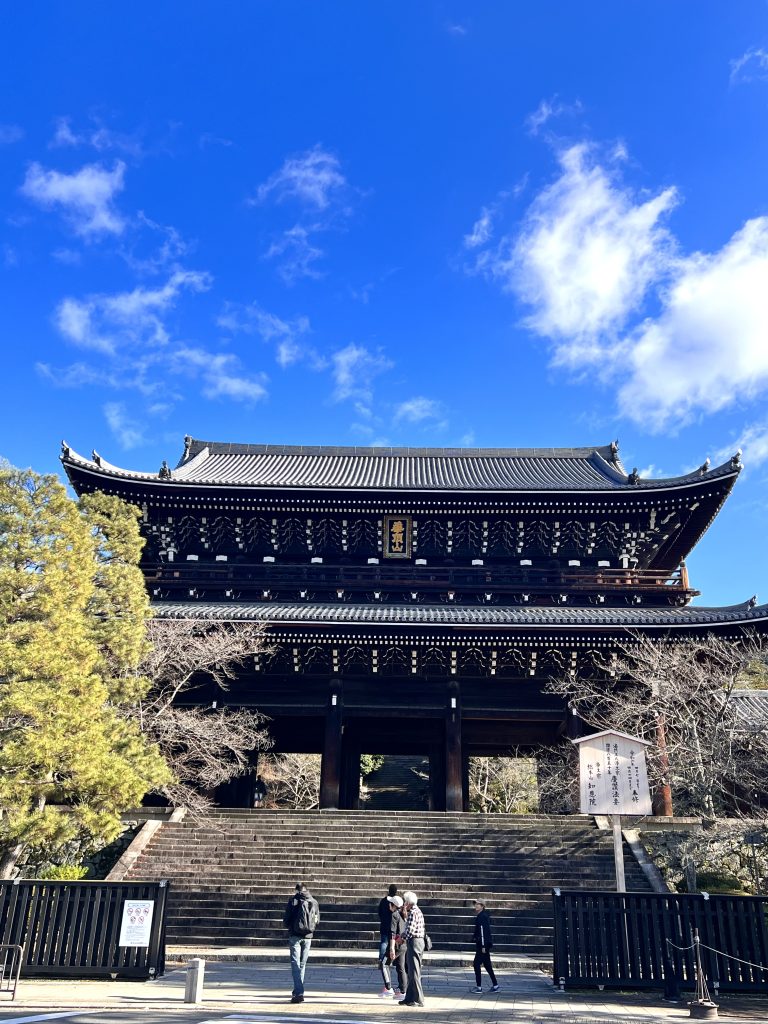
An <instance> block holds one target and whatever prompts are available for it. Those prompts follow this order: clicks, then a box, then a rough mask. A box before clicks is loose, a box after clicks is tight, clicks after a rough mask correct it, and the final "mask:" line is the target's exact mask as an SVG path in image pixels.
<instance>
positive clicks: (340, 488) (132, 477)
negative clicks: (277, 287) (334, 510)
mask: <svg viewBox="0 0 768 1024" xmlns="http://www.w3.org/2000/svg"><path fill="white" fill-rule="evenodd" d="M198 445H199V447H198V449H197V451H195V452H194V454H192V455H191V457H190V458H188V459H187V460H186V461H183V462H182V463H181V464H180V465H179V466H177V467H176V469H173V470H171V469H169V470H168V475H167V476H165V477H161V476H159V475H158V474H157V473H146V472H140V471H136V470H127V469H123V468H121V467H118V466H115V465H113V464H112V463H110V462H108V461H107V460H105V459H104V458H102V457H101V456H98V455H97V454H96V453H95V452H94V458H92V459H87V458H85V457H83V456H82V455H80V454H78V453H77V452H75V451H74V450H73V449H72V448H70V447H69V446H67V445H62V449H63V450H62V455H61V461H62V464H63V466H64V468H65V470H66V472H67V475H68V476H69V478H70V480H72V472H70V470H73V471H75V472H76V473H85V474H88V475H92V476H95V477H97V478H101V479H113V480H124V481H126V482H127V483H140V484H143V485H147V486H150V487H152V488H156V487H160V488H162V489H164V490H165V489H168V488H174V489H175V488H178V487H184V488H196V489H199V490H221V489H222V488H229V489H233V490H238V491H254V492H261V493H263V492H274V491H281V490H283V491H286V492H291V493H296V492H306V491H310V492H311V491H312V490H319V489H322V491H323V493H324V494H329V493H338V494H349V493H351V492H363V493H383V492H387V491H389V492H392V491H397V492H398V493H403V494H410V493H420V494H423V493H425V491H427V492H429V493H436V494H438V493H441V494H468V493H471V494H482V493H487V494H498V495H501V494H537V493H546V494H571V493H574V492H578V493H594V494H606V495H607V494H618V493H620V494H622V495H639V494H642V493H644V492H645V491H649V490H653V491H659V490H679V489H684V488H696V489H698V488H699V487H701V486H702V485H707V484H709V483H711V482H712V481H714V480H722V481H723V482H725V481H727V480H730V485H729V488H728V489H730V486H732V485H733V482H735V480H736V478H737V477H738V475H739V473H740V472H741V468H742V466H741V464H740V462H739V460H738V458H737V457H736V456H734V457H733V458H732V459H730V460H729V461H728V462H725V463H723V464H722V465H720V466H717V467H714V468H712V469H709V468H705V467H702V468H701V469H700V470H697V471H695V472H693V473H687V474H685V475H682V476H677V477H666V478H658V479H650V480H642V479H633V478H632V477H631V476H627V475H626V474H625V473H623V467H621V463H620V462H619V460H618V458H617V457H616V453H615V450H614V449H612V448H611V447H610V446H603V447H595V448H569V449H375V448H370V449H357V448H347V449H337V448H313V449H307V448H290V449H289V448H287V447H284V446H268V445H265V446H234V447H241V448H245V447H247V448H261V449H264V451H263V452H261V453H259V454H265V453H269V451H271V450H272V449H277V450H278V453H279V456H281V457H284V456H285V454H286V452H290V453H291V454H293V453H296V455H297V457H301V458H305V457H310V458H312V457H315V456H316V455H317V453H322V457H323V458H326V459H327V458H331V457H333V458H344V457H345V456H347V457H349V458H354V459H356V460H359V459H363V458H366V457H368V458H370V457H381V458H385V459H389V458H397V457H400V458H408V459H411V460H413V459H424V460H427V459H431V458H434V459H439V460H443V462H445V460H452V459H463V460H467V461H469V462H470V463H471V461H472V460H473V459H475V460H481V459H485V458H487V459H500V458H509V459H513V458H514V459H518V460H520V459H523V460H525V459H530V460H532V461H533V460H536V464H537V466H539V465H544V466H546V464H547V461H548V460H560V459H562V460H570V461H571V462H573V463H574V464H580V465H584V466H586V465H589V466H590V467H591V471H592V472H593V473H594V474H597V475H596V476H595V478H594V480H593V481H592V485H591V486H590V480H589V479H588V478H584V479H578V480H574V481H572V482H570V483H560V484H559V485H558V484H557V483H550V484H549V485H546V484H545V485H542V486H536V485H535V484H534V485H533V486H531V485H529V484H525V485H518V486H503V485H500V484H499V483H492V484H488V485H486V486H474V485H473V486H461V485H460V484H459V485H457V484H456V483H455V482H453V483H452V482H451V481H448V480H446V482H445V483H442V484H437V485H435V484H429V483H427V484H419V483H415V484H414V483H407V482H406V483H400V484H395V485H393V484H391V483H388V484H378V485H377V484H374V485H371V484H370V483H362V484H361V483H355V482H351V483H339V482H338V481H337V482H336V483H334V482H323V483H316V482H313V481H309V482H307V481H305V482H302V483H295V482H294V483H280V482H279V481H278V482H275V481H274V480H270V481H268V482H264V483H260V482H253V481H249V480H232V479H225V480H216V479H212V478H210V477H208V478H206V477H205V476H202V475H196V473H197V472H199V471H200V470H202V468H203V467H204V465H205V463H206V461H207V460H208V458H209V456H210V455H211V449H212V447H213V444H211V445H209V444H205V443H203V442H198ZM221 447H223V446H221ZM230 447H232V446H230ZM382 452H386V453H387V454H386V455H382V454H381V453H382ZM299 453H301V455H300V456H299ZM329 453H342V455H340V456H339V455H336V454H334V455H333V456H331V455H330V454H329ZM352 453H354V454H352ZM424 453H432V454H431V455H427V454H424ZM230 454H232V453H230ZM234 454H235V455H237V454H239V453H237V452H235V453H234ZM248 454H252V453H250V452H249V453H246V455H248ZM447 465H449V466H450V462H448V463H447ZM450 475H451V474H448V476H450ZM73 482H74V481H73Z"/></svg>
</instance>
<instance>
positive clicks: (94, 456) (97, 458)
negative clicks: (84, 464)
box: [91, 448, 101, 466]
mask: <svg viewBox="0 0 768 1024" xmlns="http://www.w3.org/2000/svg"><path fill="white" fill-rule="evenodd" d="M91 460H92V461H93V462H95V463H96V465H97V466H100V465H101V456H100V455H99V453H98V452H97V451H96V449H95V448H94V449H93V451H92V452H91Z"/></svg>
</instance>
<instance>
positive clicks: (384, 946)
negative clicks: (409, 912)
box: [378, 885, 405, 999]
mask: <svg viewBox="0 0 768 1024" xmlns="http://www.w3.org/2000/svg"><path fill="white" fill-rule="evenodd" d="M398 904H399V905H400V906H401V907H402V905H403V901H402V900H401V899H400V897H399V896H398V895H397V886H396V885H390V887H389V889H388V890H387V895H386V896H383V897H382V899H381V900H379V908H378V913H379V970H380V971H381V978H382V981H383V982H384V988H383V989H382V990H381V992H379V996H380V998H382V999H387V998H392V997H393V996H397V997H398V998H400V999H402V996H403V992H404V991H405V990H403V991H402V992H401V991H400V989H399V988H398V990H397V992H395V991H393V989H392V977H391V975H390V971H389V965H390V964H391V963H392V951H391V946H392V923H393V920H394V916H393V915H394V912H395V909H396V908H397V906H398Z"/></svg>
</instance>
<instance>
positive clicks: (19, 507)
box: [0, 468, 170, 877]
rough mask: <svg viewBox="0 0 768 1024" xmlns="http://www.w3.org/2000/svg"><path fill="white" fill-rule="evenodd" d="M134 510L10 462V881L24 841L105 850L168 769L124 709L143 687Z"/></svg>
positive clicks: (6, 499) (2, 537) (6, 860)
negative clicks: (126, 814)
mask: <svg viewBox="0 0 768 1024" xmlns="http://www.w3.org/2000/svg"><path fill="white" fill-rule="evenodd" d="M140 550H141V538H140V536H139V532H138V526H137V522H136V512H135V510H131V509H130V507H129V506H125V505H123V503H121V502H117V500H116V499H111V498H109V497H105V496H103V495H99V496H94V497H89V498H86V499H84V500H83V501H82V504H81V505H78V504H77V503H75V502H73V501H72V500H71V499H70V498H69V497H68V496H67V494H66V491H65V490H64V488H63V487H62V485H61V484H60V483H59V482H58V481H57V480H56V478H55V477H52V476H40V475H38V474H36V473H34V472H32V471H31V470H18V469H13V468H3V469H0V877H8V876H9V874H10V873H11V872H12V870H13V867H14V865H15V863H16V861H17V860H18V858H19V856H20V854H21V852H22V850H24V848H25V847H26V848H27V849H29V850H32V851H33V852H34V851H42V850H44V851H46V859H54V858H55V856H56V851H57V850H60V849H61V848H62V847H63V846H65V844H68V843H72V842H74V841H76V842H77V843H78V844H79V846H80V848H81V849H83V850H86V849H87V848H88V847H89V846H98V845H100V844H102V843H104V842H108V841H109V840H110V839H112V838H113V837H114V836H115V835H117V833H118V832H119V830H120V817H119V816H120V812H121V811H122V810H123V809H125V808H126V807H129V806H133V805H136V804H138V803H139V802H140V800H141V798H142V796H143V795H144V793H146V792H147V791H148V790H151V789H154V788H157V787H158V786H162V785H164V784H166V783H167V782H168V781H169V779H170V772H169V769H168V768H167V766H166V763H165V761H164V760H163V758H162V757H161V755H160V753H159V752H158V750H157V748H156V747H155V746H154V745H153V744H152V743H151V742H150V741H148V740H147V739H146V738H145V737H144V736H143V735H142V733H141V731H140V729H139V726H138V724H137V722H136V721H135V720H132V719H131V717H130V716H127V715H126V714H125V709H126V706H130V705H132V704H136V703H137V702H138V701H139V700H140V699H141V697H142V696H143V695H144V692H145V690H146V686H147V683H146V680H144V679H143V678H142V677H141V676H140V675H138V674H137V672H136V667H137V665H138V663H139V662H140V660H141V658H142V656H143V654H144V653H145V646H144V645H145V639H144V624H145V619H146V616H147V599H146V595H145V592H144V587H143V584H142V581H141V575H140V572H139V570H138V568H137V567H136V562H137V559H138V554H139V553H140Z"/></svg>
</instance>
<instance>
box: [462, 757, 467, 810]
mask: <svg viewBox="0 0 768 1024" xmlns="http://www.w3.org/2000/svg"><path fill="white" fill-rule="evenodd" d="M461 798H462V805H463V806H462V810H464V811H468V810H469V755H468V754H465V755H464V757H462V759H461Z"/></svg>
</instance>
